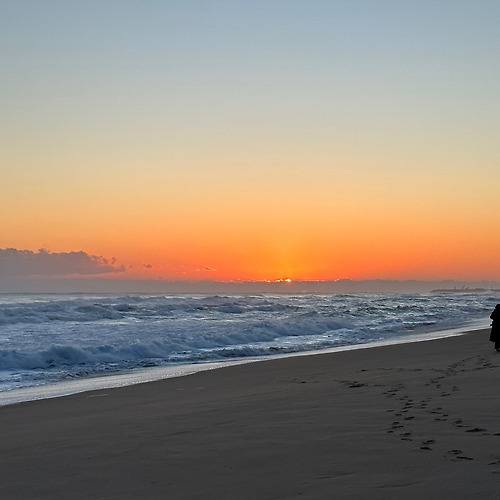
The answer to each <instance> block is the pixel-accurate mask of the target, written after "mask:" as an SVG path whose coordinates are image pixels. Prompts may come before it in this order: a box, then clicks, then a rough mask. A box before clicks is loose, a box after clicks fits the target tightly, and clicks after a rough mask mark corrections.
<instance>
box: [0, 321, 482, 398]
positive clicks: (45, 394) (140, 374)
mask: <svg viewBox="0 0 500 500" xmlns="http://www.w3.org/2000/svg"><path fill="white" fill-rule="evenodd" d="M488 325H489V322H487V321H485V320H476V321H471V322H468V323H467V324H466V325H463V326H461V327H459V328H451V329H446V330H440V331H433V332H427V333H423V334H415V335H406V336H401V337H393V338H391V339H385V340H379V341H373V342H367V343H364V344H355V345H345V346H339V347H333V348H328V349H320V350H316V351H307V352H296V353H287V354H280V355H270V356H266V357H247V358H242V359H236V360H232V361H224V362H207V363H197V364H183V365H175V366H164V367H153V368H143V369H136V370H131V371H129V372H125V373H120V374H115V375H106V376H99V377H88V378H83V379H79V380H70V381H64V382H57V383H54V384H49V385H44V386H38V387H27V388H22V389H17V390H12V391H5V392H2V393H0V406H6V405H10V404H15V403H21V402H27V401H34V400H40V399H50V398H57V397H62V396H68V395H71V394H77V393H82V392H90V391H97V390H103V389H113V388H117V387H125V386H130V385H136V384H142V383H147V382H154V381H158V380H164V379H169V378H175V377H183V376H187V375H191V374H194V373H198V372H202V371H207V370H215V369H220V368H224V367H228V366H234V365H240V364H245V363H254V362H263V361H269V360H273V359H279V358H286V357H296V356H312V355H318V354H327V353H334V352H342V351H352V350H358V349H373V348H376V347H381V346H387V345H395V344H406V343H414V342H425V341H429V340H436V339H440V338H446V337H453V336H458V335H463V334H464V333H466V332H469V331H474V330H479V329H483V328H487V326H488ZM99 396H104V394H99ZM89 397H93V396H90V395H89Z"/></svg>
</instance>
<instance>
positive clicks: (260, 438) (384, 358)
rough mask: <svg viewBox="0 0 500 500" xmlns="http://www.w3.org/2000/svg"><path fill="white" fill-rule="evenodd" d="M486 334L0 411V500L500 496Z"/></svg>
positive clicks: (498, 439)
mask: <svg viewBox="0 0 500 500" xmlns="http://www.w3.org/2000/svg"><path fill="white" fill-rule="evenodd" d="M488 335H489V330H481V331H476V332H471V333H469V334H467V335H463V336H459V337H451V338H446V339H440V340H435V341H428V342H418V343H413V344H402V345H393V346H385V347H377V348H372V349H359V350H353V351H346V352H338V353H332V354H318V355H312V356H297V357H290V358H284V359H278V360H273V361H263V362H255V363H249V364H245V365H239V366H233V367H228V368H223V369H219V370H213V371H209V372H202V373H197V374H194V375H190V376H186V377H181V378H177V379H170V380H164V381H159V382H152V383H147V384H141V385H135V386H130V387H124V388H118V389H111V390H102V391H95V392H88V393H81V394H75V395H72V396H67V397H62V398H57V399H50V400H41V401H32V402H27V403H21V404H16V405H11V406H5V407H1V408H0V433H1V440H0V498H2V499H21V498H30V499H33V498H36V499H44V498H47V499H48V498H50V499H68V498H72V499H101V498H116V499H124V498H137V499H149V498H161V499H184V498H185V499H191V498H200V499H205V498H209V499H211V498H217V499H254V500H255V499H291V498H301V499H357V500H359V499H370V500H373V499H384V500H387V499H403V498H404V499H440V500H443V499H453V500H457V499H476V498H480V499H482V500H487V499H494V500H498V499H499V498H500V397H499V396H498V388H497V386H498V384H499V381H500V353H496V352H495V351H494V349H493V344H491V343H490V342H488Z"/></svg>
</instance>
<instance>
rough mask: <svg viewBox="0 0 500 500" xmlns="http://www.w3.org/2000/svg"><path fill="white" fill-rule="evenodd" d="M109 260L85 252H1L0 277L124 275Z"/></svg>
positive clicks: (42, 250) (13, 249)
mask: <svg viewBox="0 0 500 500" xmlns="http://www.w3.org/2000/svg"><path fill="white" fill-rule="evenodd" d="M115 263H116V261H115V258H114V257H113V258H112V259H111V260H108V259H105V258H104V257H98V256H96V255H89V254H87V253H85V252H59V253H57V252H54V253H52V252H49V251H48V250H45V249H41V250H38V251H37V252H32V251H31V250H17V249H15V248H4V249H1V248H0V277H2V278H27V277H36V276H40V277H47V276H74V275H80V276H81V275H93V274H105V273H122V272H125V267H124V266H116V265H115Z"/></svg>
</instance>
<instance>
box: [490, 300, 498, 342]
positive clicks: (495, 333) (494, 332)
mask: <svg viewBox="0 0 500 500" xmlns="http://www.w3.org/2000/svg"><path fill="white" fill-rule="evenodd" d="M490 318H491V319H492V320H493V322H492V323H491V335H490V341H491V342H495V349H496V350H497V351H500V304H497V305H496V307H495V310H494V311H493V312H492V313H491V315H490Z"/></svg>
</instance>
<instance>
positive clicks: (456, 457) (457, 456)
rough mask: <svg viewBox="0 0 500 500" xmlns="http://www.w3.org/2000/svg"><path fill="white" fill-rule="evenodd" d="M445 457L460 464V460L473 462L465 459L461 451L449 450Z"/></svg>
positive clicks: (469, 458)
mask: <svg viewBox="0 0 500 500" xmlns="http://www.w3.org/2000/svg"><path fill="white" fill-rule="evenodd" d="M447 455H448V456H449V457H450V458H451V460H453V461H454V462H460V461H462V460H465V461H467V460H474V459H473V458H471V457H467V456H465V455H464V454H463V451H462V450H450V451H448V453H447Z"/></svg>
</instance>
